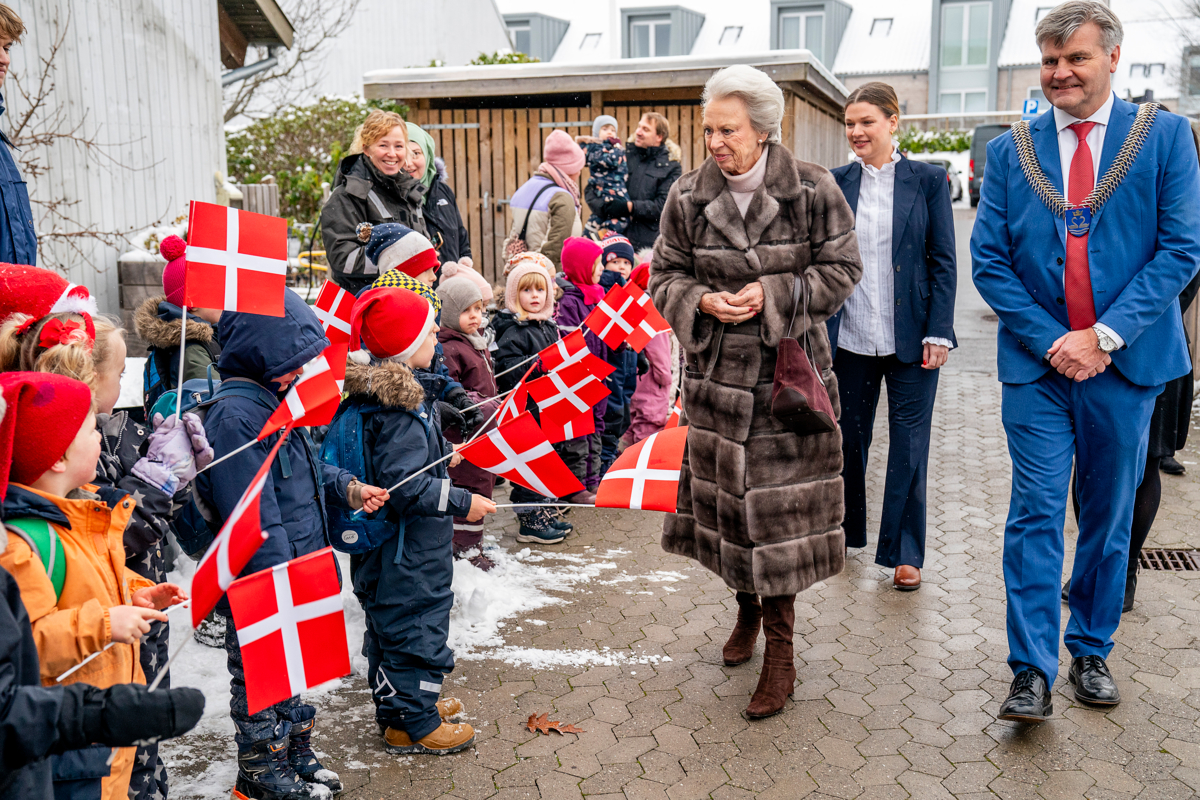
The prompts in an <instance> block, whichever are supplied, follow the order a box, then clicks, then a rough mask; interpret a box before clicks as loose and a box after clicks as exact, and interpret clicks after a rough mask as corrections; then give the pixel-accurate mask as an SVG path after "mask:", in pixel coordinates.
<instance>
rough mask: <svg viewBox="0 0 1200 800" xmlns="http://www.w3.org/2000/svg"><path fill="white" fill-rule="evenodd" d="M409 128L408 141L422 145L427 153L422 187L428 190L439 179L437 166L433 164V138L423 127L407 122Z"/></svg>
mask: <svg viewBox="0 0 1200 800" xmlns="http://www.w3.org/2000/svg"><path fill="white" fill-rule="evenodd" d="M405 124H406V125H407V126H408V140H409V141H410V142H416V143H417V144H419V145H421V150H422V151H423V152H424V153H425V174H424V175H422V176H421V178H420V181H421V185H422V186H424V187H425V188H426V189H429V187H430V186H433V179H434V178H436V177H437V166H436V165H435V164H434V163H433V137H432V136H430V135H429V134H428V133H426V132H425V131H423V130H422V129H421V126H420V125H418V124H416V123H415V122H406V123H405Z"/></svg>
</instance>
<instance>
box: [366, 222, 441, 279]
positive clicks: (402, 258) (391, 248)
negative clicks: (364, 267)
mask: <svg viewBox="0 0 1200 800" xmlns="http://www.w3.org/2000/svg"><path fill="white" fill-rule="evenodd" d="M367 259H368V260H369V261H370V262H371V263H372V264H374V265H375V266H377V267H379V271H380V272H387V271H388V270H389V269H398V270H400V271H401V272H403V273H404V274H405V275H411V276H412V277H414V278H415V277H417V276H418V275H420V274H421V273H422V272H425V271H426V270H430V269H432V270H437V268H438V267H439V266H440V262H439V261H438V256H437V250H435V249H434V247H433V243H432V242H430V241H429V240H428V239H427V238H425V237H424V236H422V235H421V234H419V233H417V232H416V231H414V230H413V229H412V228H409V227H406V226H404V225H401V224H400V223H398V222H385V223H383V224H382V225H374V226H372V227H371V241H370V242H368V244H367Z"/></svg>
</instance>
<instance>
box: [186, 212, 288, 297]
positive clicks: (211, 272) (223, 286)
mask: <svg viewBox="0 0 1200 800" xmlns="http://www.w3.org/2000/svg"><path fill="white" fill-rule="evenodd" d="M188 226H189V233H188V246H187V255H186V256H185V258H186V259H187V267H186V270H185V273H184V286H185V288H184V293H183V295H184V299H183V304H184V305H185V306H188V307H189V308H220V309H224V310H225V311H243V312H247V313H250V314H265V315H267V316H269V317H282V316H283V293H284V292H286V291H287V268H288V257H287V220H285V219H283V218H281V217H269V216H267V215H266V214H255V213H252V212H250V211H242V210H241V209H238V208H226V207H225V206H218V205H214V204H213V203H201V202H198V201H196V200H193V201H192V205H191V210H190V211H189V217H188Z"/></svg>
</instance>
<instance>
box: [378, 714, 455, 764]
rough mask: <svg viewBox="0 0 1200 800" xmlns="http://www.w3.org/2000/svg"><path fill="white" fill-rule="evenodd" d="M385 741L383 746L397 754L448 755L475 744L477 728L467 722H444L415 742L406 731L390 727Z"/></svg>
mask: <svg viewBox="0 0 1200 800" xmlns="http://www.w3.org/2000/svg"><path fill="white" fill-rule="evenodd" d="M383 741H384V745H383V748H384V749H385V750H387V751H388V752H389V753H394V754H396V755H430V756H447V755H450V754H451V753H457V752H459V751H461V750H466V749H467V748H468V747H470V746H471V745H472V744H474V743H475V729H474V728H472V727H471V726H470V725H468V724H467V723H465V722H460V723H457V724H456V723H453V722H443V723H442V724H441V725H439V726H438V727H437V728H436V729H435V730H434V731H433V733H431V734H429V735H428V736H425V737H423V738H421V739H418V740H417V741H415V742H414V741H413V740H412V739H410V738H408V734H407V733H405V732H404V731H398V730H396V729H395V728H388V729H387V731H386V732H385V733H384V734H383Z"/></svg>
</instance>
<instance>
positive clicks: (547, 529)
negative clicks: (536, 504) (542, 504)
mask: <svg viewBox="0 0 1200 800" xmlns="http://www.w3.org/2000/svg"><path fill="white" fill-rule="evenodd" d="M517 519H518V520H520V522H521V529H520V531H518V532H517V541H518V542H533V543H534V544H558V543H559V542H561V541H562V540H563V539H565V538H567V534H566V533H564V532H563V531H560V530H559V529H558V528H554V527H551V525H550V521H549V519H548V518H547V517H546V515H545V513H544V512H543V510H542V509H540V508H535V509H533V510H531V511H526V512H524V513H521V514H518V515H517Z"/></svg>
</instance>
